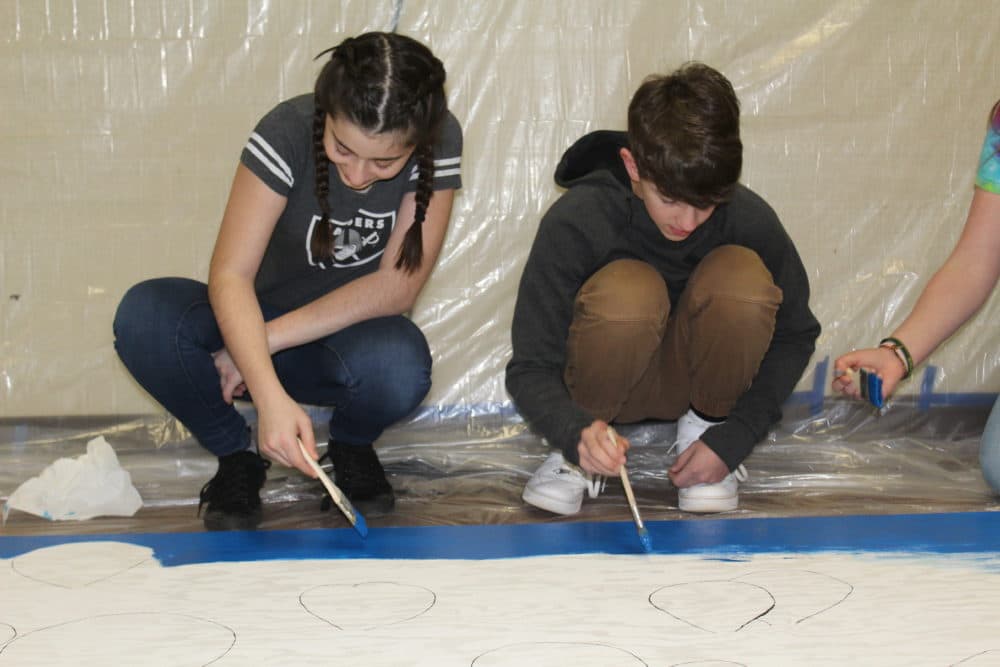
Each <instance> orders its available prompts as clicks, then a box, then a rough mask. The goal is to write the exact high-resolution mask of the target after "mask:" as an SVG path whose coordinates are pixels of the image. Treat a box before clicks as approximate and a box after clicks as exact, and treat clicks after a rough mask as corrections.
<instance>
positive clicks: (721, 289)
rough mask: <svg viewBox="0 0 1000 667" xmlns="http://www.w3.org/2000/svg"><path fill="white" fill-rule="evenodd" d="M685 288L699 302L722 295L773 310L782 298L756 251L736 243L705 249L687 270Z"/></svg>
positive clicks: (705, 301)
mask: <svg viewBox="0 0 1000 667" xmlns="http://www.w3.org/2000/svg"><path fill="white" fill-rule="evenodd" d="M688 291H689V292H690V294H691V298H692V299H693V300H694V301H695V302H696V303H700V304H705V303H708V302H710V301H712V300H713V299H714V298H715V297H724V298H725V299H727V300H729V301H739V302H744V303H749V304H759V305H763V306H766V307H768V308H771V309H774V310H777V307H778V306H779V305H781V301H782V293H781V289H780V288H779V287H778V286H777V285H775V284H774V278H773V276H771V272H770V271H768V269H767V267H766V266H765V265H764V261H763V260H762V259H761V258H760V255H758V254H757V253H756V252H754V251H753V250H751V249H749V248H746V247H743V246H738V245H725V246H719V247H718V248H716V249H715V250H713V251H712V252H710V253H708V254H707V255H706V256H705V258H704V259H702V260H701V262H699V264H698V266H697V267H695V270H694V272H693V273H692V274H691V278H690V280H689V282H688Z"/></svg>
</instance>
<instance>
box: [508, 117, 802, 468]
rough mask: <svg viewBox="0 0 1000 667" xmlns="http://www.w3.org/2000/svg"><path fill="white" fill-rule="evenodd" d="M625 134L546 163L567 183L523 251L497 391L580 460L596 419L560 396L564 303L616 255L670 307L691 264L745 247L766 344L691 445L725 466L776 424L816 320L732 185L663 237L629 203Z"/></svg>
mask: <svg viewBox="0 0 1000 667" xmlns="http://www.w3.org/2000/svg"><path fill="white" fill-rule="evenodd" d="M626 145H627V144H626V135H625V133H624V132H611V131H600V132H593V133H591V134H588V135H586V136H584V137H582V138H581V139H580V140H578V141H577V142H576V143H575V144H574V145H573V146H572V147H570V149H569V150H568V151H566V153H565V154H564V155H563V157H562V160H561V161H560V162H559V165H558V166H557V167H556V173H555V180H556V183H557V184H559V185H560V186H562V187H565V188H567V189H568V190H567V192H565V193H564V194H563V195H562V197H560V198H559V199H558V200H557V201H556V202H555V203H554V204H553V205H552V207H551V208H550V209H549V210H548V212H547V213H546V214H545V216H544V217H543V218H542V221H541V223H540V224H539V226H538V232H537V235H536V236H535V241H534V243H533V245H532V248H531V253H530V254H529V256H528V261H527V264H526V265H525V267H524V273H523V274H522V276H521V283H520V286H519V288H518V293H517V305H516V306H515V309H514V320H513V325H512V330H511V341H512V344H513V356H512V358H511V360H510V362H509V363H508V364H507V390H508V391H509V392H510V395H511V397H512V398H513V400H514V404H515V406H516V407H517V409H518V411H519V412H520V413H521V415H522V416H523V417H524V419H525V420H526V421H527V423H528V425H529V426H530V427H531V428H532V429H533V430H534V431H535V432H536V433H538V434H539V435H541V436H542V437H544V438H545V439H546V440H547V441H548V442H549V444H550V445H552V446H554V447H557V448H558V449H561V450H562V451H563V454H564V455H565V457H566V459H567V460H569V461H571V462H573V463H579V457H578V453H577V449H576V445H577V443H578V442H579V440H580V432H581V431H582V430H583V429H584V428H586V427H587V426H589V425H590V424H591V423H592V422H593V421H594V419H595V417H593V416H592V415H590V414H588V413H587V412H586V411H585V410H583V409H582V408H581V407H580V406H579V405H577V404H576V403H574V402H573V400H572V398H570V395H569V391H568V390H567V389H566V385H565V384H564V382H563V372H564V369H565V366H566V341H567V337H568V333H569V326H570V323H571V322H572V319H573V303H574V301H575V298H576V294H577V292H578V291H579V290H580V288H581V287H582V286H583V283H584V282H586V280H587V279H588V278H589V277H590V276H591V275H593V274H594V272H596V271H597V270H598V269H600V268H601V267H603V266H605V265H606V264H608V263H609V262H612V261H614V260H617V259H625V258H629V259H638V260H642V261H644V262H646V263H648V264H650V265H652V266H653V267H654V268H656V269H657V270H658V271H659V272H660V274H661V275H662V276H663V279H664V281H666V284H667V288H668V291H669V293H670V300H671V303H677V301H678V299H679V297H680V294H681V292H682V291H683V290H684V287H685V285H686V284H687V280H688V277H689V276H690V275H691V273H692V271H693V270H694V268H695V267H696V266H697V265H698V263H699V262H700V261H701V260H702V259H703V258H704V257H705V255H707V254H708V253H709V252H710V251H711V250H712V249H714V248H716V247H718V246H721V245H741V246H745V247H747V248H750V249H751V250H753V251H755V252H756V253H757V254H758V255H759V256H760V258H761V259H762V260H763V262H764V264H765V266H766V267H767V268H768V270H769V271H770V272H771V275H772V276H773V278H774V281H775V284H776V285H777V286H778V287H779V288H780V289H781V290H782V292H783V297H784V298H783V302H782V304H781V307H780V308H779V310H778V314H777V322H776V324H775V332H774V337H773V338H772V340H771V345H770V347H769V348H768V351H767V353H766V354H765V356H764V359H763V361H762V362H761V366H760V369H759V371H758V373H757V376H756V377H755V378H754V381H753V383H752V385H751V386H750V388H749V389H748V390H747V391H746V393H745V394H743V396H741V397H740V398H739V400H738V401H737V402H736V405H735V406H734V407H733V409H732V411H731V412H730V414H729V416H728V417H727V419H726V421H725V423H722V424H719V425H716V426H713V427H712V428H710V429H709V430H708V431H706V432H705V434H704V435H703V436H702V440H703V441H704V442H705V444H707V445H708V446H709V447H711V448H712V450H713V451H714V452H715V453H716V454H718V455H719V457H720V458H721V459H722V460H723V461H724V462H725V463H726V465H727V466H729V469H730V470H732V469H734V468H735V467H736V466H737V465H739V464H740V463H741V462H742V461H743V459H745V458H746V457H747V456H748V455H749V454H750V452H751V451H752V450H753V448H754V446H755V445H756V444H757V443H758V442H760V441H761V440H762V439H763V438H764V436H765V435H766V434H767V431H768V429H770V428H771V427H772V426H773V425H774V424H775V423H777V421H778V420H780V419H781V405H782V403H784V402H785V400H786V399H787V398H788V397H789V395H791V393H792V390H793V389H794V388H795V385H796V384H797V383H798V380H799V378H800V377H801V375H802V372H803V371H804V370H805V368H806V365H807V364H808V363H809V358H810V357H811V356H812V353H813V351H814V349H815V341H816V338H817V337H818V336H819V332H820V325H819V322H817V320H816V318H815V317H814V316H813V314H812V311H811V310H810V309H809V281H808V278H807V276H806V272H805V269H804V267H803V266H802V261H801V260H800V259H799V255H798V252H797V251H796V250H795V245H794V244H793V243H792V240H791V238H789V236H788V234H787V232H786V231H785V229H784V227H782V225H781V222H780V221H779V220H778V216H777V215H776V214H775V212H774V211H773V210H772V209H771V207H770V206H769V205H768V204H767V202H765V201H764V200H763V199H761V198H760V197H759V196H757V195H756V194H755V193H753V192H752V191H750V190H749V189H748V188H745V187H743V186H742V185H738V186H737V188H736V190H735V192H734V193H733V196H732V198H731V200H730V201H728V202H727V203H725V204H721V205H719V206H717V207H716V209H715V211H714V212H713V213H712V215H711V217H710V218H709V219H708V220H707V221H705V223H704V224H702V225H701V226H700V227H698V228H697V229H696V230H695V231H694V233H692V234H691V235H690V236H689V237H687V238H686V239H684V240H682V241H670V240H668V239H667V238H666V237H664V236H663V234H662V233H661V232H660V230H659V229H658V228H657V227H656V225H655V224H654V223H653V221H652V219H651V218H650V217H649V214H648V213H647V212H646V207H645V205H644V204H643V202H642V200H641V199H639V198H638V197H636V196H635V195H634V194H633V192H632V188H631V185H630V182H629V179H628V175H627V174H626V172H625V169H624V166H623V165H622V163H621V159H620V157H619V154H618V151H619V149H620V148H621V147H623V146H626Z"/></svg>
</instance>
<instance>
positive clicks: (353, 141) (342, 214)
mask: <svg viewBox="0 0 1000 667" xmlns="http://www.w3.org/2000/svg"><path fill="white" fill-rule="evenodd" d="M318 57H322V58H326V59H327V60H326V62H325V64H324V66H323V68H322V70H321V71H320V73H319V76H318V77H317V79H316V84H315V89H314V91H313V93H312V94H306V95H301V96H298V97H294V98H292V99H290V100H287V101H285V102H282V103H281V104H279V105H278V106H277V107H275V108H274V109H273V110H271V111H270V112H269V113H268V114H266V115H265V116H264V117H263V119H262V120H261V121H260V122H259V123H258V124H257V127H256V128H255V129H254V131H253V133H252V134H251V135H250V139H249V140H248V142H247V144H246V146H245V148H244V150H243V153H242V155H241V157H240V164H239V166H238V167H237V170H236V176H235V179H234V181H233V185H232V189H231V191H230V195H229V202H228V204H227V206H226V210H225V213H224V215H223V218H222V224H221V227H220V230H219V234H218V238H217V240H216V245H215V250H214V253H213V255H212V261H211V265H210V268H209V278H208V284H207V285H206V284H204V283H201V282H197V281H194V280H187V279H182V278H161V279H154V280H149V281H146V282H143V283H140V284H138V285H136V286H135V287H133V288H132V289H130V290H129V291H128V293H126V295H125V297H124V298H123V300H122V303H121V304H120V306H119V308H118V312H117V314H116V316H115V325H114V328H115V337H116V340H115V347H116V349H117V351H118V353H119V356H120V357H121V358H122V360H123V362H124V363H125V365H126V367H127V368H128V369H129V371H130V372H131V373H132V374H133V376H135V378H136V380H138V382H139V383H140V384H141V385H142V386H143V387H144V388H145V389H146V390H147V391H148V392H149V393H150V394H151V395H152V396H153V397H154V398H156V399H157V400H158V401H159V402H160V403H161V404H162V405H163V406H164V407H165V408H166V409H167V410H168V411H169V412H170V413H171V414H173V415H174V416H175V417H176V418H177V419H178V420H179V421H180V422H181V423H183V424H184V425H185V426H186V427H187V428H188V429H189V430H190V431H191V433H192V434H193V435H194V437H195V438H196V439H197V440H198V442H199V443H200V444H201V445H202V446H204V447H205V448H206V449H208V450H209V451H211V452H212V453H213V454H215V455H216V456H218V457H219V468H218V472H217V473H216V475H215V476H214V477H213V478H212V480H211V481H209V482H208V483H207V484H206V485H205V487H204V488H203V489H202V493H201V503H202V504H203V505H204V504H207V507H206V511H205V515H204V520H205V525H206V527H207V528H209V529H215V530H218V529H247V528H253V527H255V526H256V525H257V524H258V523H259V522H260V519H261V503H260V489H261V488H262V487H263V484H264V480H265V475H266V470H267V468H268V467H269V466H270V461H277V462H278V463H281V464H282V465H285V466H291V467H295V468H298V469H299V470H301V471H302V472H303V473H305V474H306V475H308V476H310V477H314V476H315V474H314V473H313V472H312V470H311V468H310V467H309V465H308V462H307V461H306V460H305V459H304V458H303V455H302V453H301V451H300V449H299V446H298V443H299V441H301V442H302V444H303V445H304V446H305V449H306V451H307V452H308V453H309V456H311V457H312V458H313V459H318V458H320V457H319V452H318V450H317V446H316V442H315V438H314V435H313V429H312V423H311V420H310V417H309V416H308V414H307V413H306V412H305V410H304V409H303V408H302V407H301V405H300V403H305V404H310V405H322V406H329V407H332V408H333V412H332V416H331V418H330V442H329V445H328V447H327V451H326V454H325V456H328V457H329V458H330V459H331V461H332V463H333V466H334V470H335V476H336V483H337V485H338V486H339V487H340V488H341V489H342V490H343V491H344V493H345V494H346V495H347V496H348V497H349V498H350V499H351V501H352V502H353V503H354V504H355V505H356V506H357V507H358V509H359V510H360V511H362V512H363V513H371V512H379V511H388V510H389V509H390V508H391V507H392V506H393V504H394V494H393V490H392V487H391V486H390V485H389V482H388V480H387V479H386V476H385V471H384V470H383V468H382V465H381V463H380V462H379V459H378V456H377V455H376V452H375V449H374V447H373V443H374V442H375V441H376V440H377V439H378V437H379V436H380V435H381V433H382V431H383V430H384V429H385V428H386V427H388V426H389V425H391V424H392V423H394V422H396V421H399V420H400V419H402V418H404V417H405V416H407V415H408V414H409V413H411V412H412V411H413V410H414V408H416V407H417V405H418V404H419V403H420V402H421V401H422V400H423V398H424V397H425V396H426V395H427V392H428V390H429V389H430V378H431V357H430V352H429V349H428V345H427V341H426V338H425V337H424V335H423V333H422V332H421V331H420V329H419V328H418V327H417V326H416V325H415V324H413V323H412V322H411V321H410V320H409V319H407V318H406V317H405V316H404V314H405V313H406V312H408V311H409V310H410V308H411V307H412V306H413V304H414V301H415V300H416V297H417V295H418V294H419V293H420V290H421V288H422V287H423V285H424V283H425V282H426V281H427V278H428V276H429V275H430V272H431V270H432V268H433V266H434V264H435V262H436V260H437V257H438V253H439V252H440V249H441V244H442V242H443V239H444V235H445V231H446V229H447V226H448V220H449V217H450V214H451V207H452V201H453V198H454V191H455V189H457V188H459V187H461V172H460V166H461V152H462V133H461V128H460V127H459V124H458V122H457V121H456V120H455V118H454V116H452V115H451V113H450V112H449V111H448V108H447V102H446V98H445V93H444V82H445V70H444V67H443V66H442V64H441V62H440V60H438V59H437V58H436V57H435V56H434V55H433V54H432V53H431V51H430V50H429V49H428V48H427V47H426V46H424V45H423V44H421V43H420V42H417V41H415V40H413V39H411V38H408V37H404V36H402V35H398V34H395V33H379V32H373V33H367V34H364V35H360V36H358V37H353V38H349V39H346V40H344V41H343V42H342V43H341V44H339V45H338V46H336V47H333V48H332V49H329V50H328V51H325V52H323V53H322V54H320V56H318ZM251 396H252V400H253V402H254V404H255V407H256V409H257V417H258V429H257V431H258V432H257V445H258V448H259V452H260V454H258V453H257V452H256V451H253V448H252V444H251V438H250V433H249V429H248V428H247V425H246V422H245V420H244V419H243V417H242V416H241V415H240V414H239V413H238V412H237V410H235V409H234V407H233V400H234V399H235V398H239V397H243V398H250V397H251ZM261 455H263V457H266V458H262V456H261ZM199 509H200V508H199Z"/></svg>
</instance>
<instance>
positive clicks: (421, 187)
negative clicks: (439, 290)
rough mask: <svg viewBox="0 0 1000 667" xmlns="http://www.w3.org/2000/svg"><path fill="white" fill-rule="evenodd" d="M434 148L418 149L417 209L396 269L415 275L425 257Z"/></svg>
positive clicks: (424, 146) (432, 184) (425, 145)
mask: <svg viewBox="0 0 1000 667" xmlns="http://www.w3.org/2000/svg"><path fill="white" fill-rule="evenodd" d="M433 186H434V147H433V146H432V145H430V144H424V145H422V146H420V147H419V148H418V149H417V193H416V194H417V209H416V212H415V213H414V215H413V224H412V225H410V228H409V229H408V230H406V236H405V237H404V238H403V245H402V247H400V249H399V259H397V260H396V268H397V269H404V270H405V271H407V272H408V273H413V272H414V271H416V270H417V269H419V268H420V262H421V261H422V260H423V256H424V231H423V225H424V218H425V217H426V216H427V205H428V204H430V201H431V196H432V195H433V194H434V188H433Z"/></svg>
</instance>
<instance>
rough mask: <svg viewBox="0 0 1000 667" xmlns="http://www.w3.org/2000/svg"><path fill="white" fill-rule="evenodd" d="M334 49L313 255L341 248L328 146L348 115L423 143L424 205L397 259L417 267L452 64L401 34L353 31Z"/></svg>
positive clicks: (319, 95) (318, 132) (317, 141)
mask: <svg viewBox="0 0 1000 667" xmlns="http://www.w3.org/2000/svg"><path fill="white" fill-rule="evenodd" d="M326 54H329V60H328V61H327V62H326V64H325V65H324V66H323V69H322V70H321V71H320V73H319V76H318V77H317V79H316V85H315V88H314V94H315V97H316V115H315V118H314V121H313V145H314V153H315V161H316V198H317V200H318V201H319V206H320V209H321V210H322V213H323V220H322V221H321V224H319V225H316V227H315V228H314V229H313V234H312V237H311V238H310V240H309V249H310V251H311V253H312V256H313V260H314V261H316V262H319V261H322V260H326V259H327V258H329V257H330V256H331V254H332V250H333V234H331V233H330V225H331V221H330V204H329V202H328V199H329V174H330V172H329V164H328V158H327V155H326V151H325V148H324V146H323V137H324V135H325V130H326V127H325V124H326V118H327V116H329V117H330V118H334V119H337V120H339V119H345V120H346V121H348V122H350V123H353V124H354V125H356V126H357V127H359V128H360V129H362V130H364V131H365V132H366V133H369V134H378V135H382V134H393V135H395V136H396V137H397V139H398V140H399V141H400V142H402V143H404V144H405V145H408V146H415V147H416V150H415V151H414V161H415V162H416V168H417V183H416V210H415V212H414V219H413V223H412V224H411V225H410V228H409V229H407V231H406V235H405V236H404V238H403V243H402V246H401V247H400V250H399V256H398V257H397V259H396V268H398V269H402V270H404V271H406V272H409V273H412V272H414V271H416V270H417V269H418V268H420V264H421V261H422V259H423V249H424V246H423V222H424V218H425V217H426V216H427V207H428V205H429V203H430V200H431V196H432V195H433V184H434V145H435V144H436V142H437V139H438V135H439V132H440V130H441V126H442V124H443V122H444V119H445V117H446V116H447V113H448V103H447V98H446V97H445V93H444V83H445V77H446V74H445V69H444V65H443V64H442V63H441V61H440V60H438V59H437V58H436V57H435V56H434V54H433V53H431V51H430V49H428V48H427V47H426V46H424V45H423V44H421V43H420V42H417V41H416V40H414V39H412V38H410V37H405V36H403V35H399V34H396V33H377V32H373V33H366V34H364V35H360V36H358V37H352V38H348V39H345V40H344V41H343V42H342V43H341V44H339V45H338V46H335V47H333V48H332V49H327V50H326V51H323V52H322V53H321V54H319V56H317V58H319V57H322V56H324V55H326ZM408 164H409V163H408Z"/></svg>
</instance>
